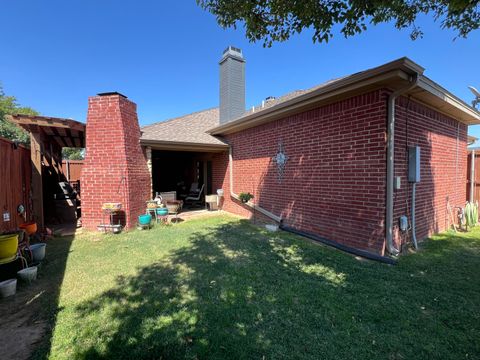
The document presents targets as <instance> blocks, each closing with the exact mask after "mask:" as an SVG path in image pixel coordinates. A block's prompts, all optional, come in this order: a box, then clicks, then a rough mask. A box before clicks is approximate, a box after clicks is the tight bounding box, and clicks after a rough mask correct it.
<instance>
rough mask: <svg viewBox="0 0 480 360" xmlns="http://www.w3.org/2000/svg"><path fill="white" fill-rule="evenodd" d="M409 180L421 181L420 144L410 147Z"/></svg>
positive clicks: (413, 181)
mask: <svg viewBox="0 0 480 360" xmlns="http://www.w3.org/2000/svg"><path fill="white" fill-rule="evenodd" d="M408 181H409V182H412V183H418V182H420V146H411V147H409V148H408Z"/></svg>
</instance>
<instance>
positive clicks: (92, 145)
mask: <svg viewBox="0 0 480 360" xmlns="http://www.w3.org/2000/svg"><path fill="white" fill-rule="evenodd" d="M139 139H140V128H139V125H138V119H137V113H136V104H135V103H133V102H131V101H130V100H128V99H126V98H125V97H123V96H120V95H109V96H94V97H91V98H89V104H88V116H87V128H86V150H85V161H84V166H83V169H82V175H81V184H82V185H81V186H82V224H83V226H84V227H85V228H87V229H94V228H96V226H97V225H98V224H100V223H101V222H102V211H101V207H102V204H103V203H104V202H121V203H122V206H123V212H124V213H123V217H124V219H123V220H122V221H123V222H124V224H125V225H126V227H127V228H130V227H132V226H134V225H135V223H136V221H137V216H138V215H139V214H141V213H143V212H144V211H145V201H146V200H147V199H148V198H149V197H150V195H151V194H150V174H149V172H148V168H147V163H146V158H145V154H144V153H143V151H142V148H141V146H140V142H139Z"/></svg>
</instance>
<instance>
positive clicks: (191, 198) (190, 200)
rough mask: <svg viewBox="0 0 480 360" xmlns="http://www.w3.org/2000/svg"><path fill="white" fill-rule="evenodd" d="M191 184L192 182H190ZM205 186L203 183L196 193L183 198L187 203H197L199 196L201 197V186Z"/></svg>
mask: <svg viewBox="0 0 480 360" xmlns="http://www.w3.org/2000/svg"><path fill="white" fill-rule="evenodd" d="M192 185H193V184H192ZM204 187H205V184H204V185H202V186H201V187H200V190H199V191H198V193H197V194H196V195H193V194H192V195H189V196H187V197H186V198H185V203H189V204H192V205H193V204H198V203H199V202H201V200H200V199H201V197H202V193H203V188H204Z"/></svg>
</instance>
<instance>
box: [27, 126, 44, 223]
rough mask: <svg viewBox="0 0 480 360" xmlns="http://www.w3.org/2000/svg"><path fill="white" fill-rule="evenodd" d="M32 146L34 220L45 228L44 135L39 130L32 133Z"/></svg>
mask: <svg viewBox="0 0 480 360" xmlns="http://www.w3.org/2000/svg"><path fill="white" fill-rule="evenodd" d="M30 148H31V150H30V154H31V155H30V159H31V161H32V205H33V220H34V221H35V222H36V223H37V225H38V227H39V229H43V226H44V223H43V222H44V218H43V182H42V135H41V134H40V133H39V132H31V133H30Z"/></svg>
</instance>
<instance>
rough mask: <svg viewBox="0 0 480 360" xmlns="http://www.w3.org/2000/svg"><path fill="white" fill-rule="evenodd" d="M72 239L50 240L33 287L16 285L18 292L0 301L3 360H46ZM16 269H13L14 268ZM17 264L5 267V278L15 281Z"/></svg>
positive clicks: (3, 275) (3, 266)
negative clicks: (36, 358) (35, 359)
mask: <svg viewBox="0 0 480 360" xmlns="http://www.w3.org/2000/svg"><path fill="white" fill-rule="evenodd" d="M72 240H73V237H63V238H53V239H48V240H46V241H45V242H46V243H47V254H46V258H45V259H44V260H43V261H42V263H41V265H40V267H39V268H38V278H37V280H36V281H34V282H33V283H32V284H30V285H28V284H24V283H21V282H20V281H19V282H18V284H17V293H16V294H15V295H14V296H10V297H8V298H5V299H0V339H1V341H0V359H2V360H3V359H15V360H18V359H29V358H31V357H32V356H33V357H39V358H45V357H47V355H48V352H49V349H50V341H51V335H52V329H53V327H54V326H55V318H56V314H57V311H58V295H59V292H60V286H61V284H62V281H63V275H64V272H65V265H66V261H67V258H68V254H69V252H70V245H71V243H72ZM12 266H13V268H12ZM15 266H16V265H14V264H12V265H11V266H7V265H2V268H1V269H0V273H1V275H2V276H0V277H1V278H2V279H5V278H13V277H15V275H16V271H17V270H19V269H18V268H17V267H15Z"/></svg>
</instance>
